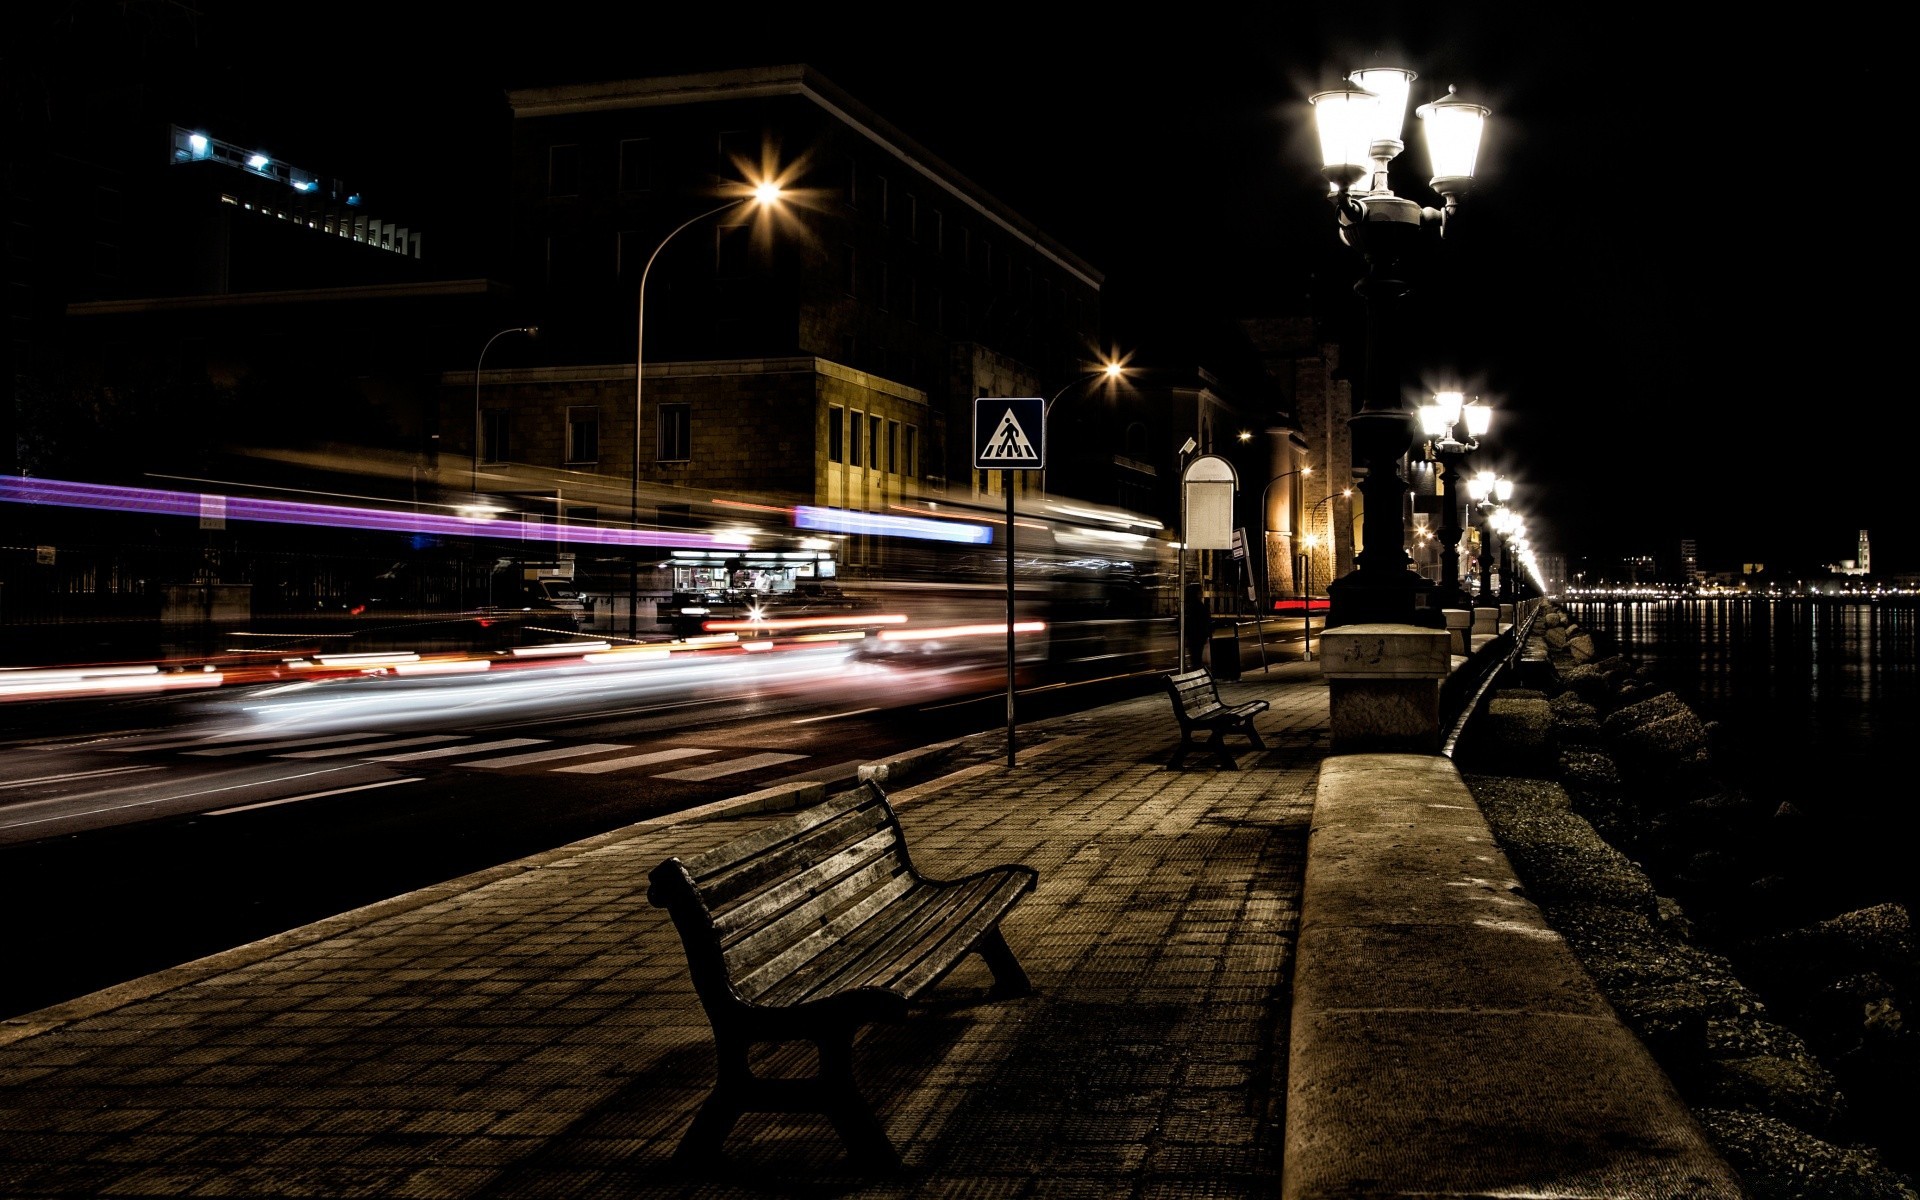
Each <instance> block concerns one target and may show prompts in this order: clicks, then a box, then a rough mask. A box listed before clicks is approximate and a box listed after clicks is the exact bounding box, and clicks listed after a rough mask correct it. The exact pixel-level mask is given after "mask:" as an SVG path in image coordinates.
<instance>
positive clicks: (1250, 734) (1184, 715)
mask: <svg viewBox="0 0 1920 1200" xmlns="http://www.w3.org/2000/svg"><path fill="white" fill-rule="evenodd" d="M1162 679H1163V682H1165V683H1166V685H1167V696H1168V697H1169V698H1170V699H1171V700H1172V701H1173V715H1174V716H1175V717H1177V718H1179V721H1180V745H1179V746H1177V747H1175V749H1174V752H1173V758H1172V759H1171V760H1170V761H1169V762H1168V763H1167V766H1168V767H1169V768H1170V769H1175V770H1177V769H1179V768H1182V767H1184V766H1185V765H1186V761H1187V753H1188V752H1189V751H1192V750H1202V751H1205V750H1211V751H1213V753H1214V755H1215V757H1217V758H1218V759H1219V760H1220V765H1221V766H1223V767H1225V768H1227V769H1228V770H1230V771H1232V770H1238V769H1239V768H1238V766H1237V764H1235V763H1234V761H1233V755H1232V754H1231V753H1229V752H1228V750H1227V746H1226V741H1225V738H1226V736H1227V735H1228V734H1229V733H1238V734H1244V735H1245V736H1246V738H1247V741H1248V742H1250V743H1252V745H1253V748H1254V749H1256V750H1264V749H1266V748H1267V744H1266V743H1265V742H1263V741H1261V740H1260V731H1259V730H1257V729H1255V728H1254V727H1253V718H1254V717H1255V715H1257V714H1259V713H1263V712H1265V711H1267V707H1268V706H1267V702H1266V701H1265V700H1249V701H1247V702H1246V703H1245V704H1231V705H1229V704H1224V703H1222V702H1221V700H1220V688H1219V686H1218V685H1217V684H1215V683H1214V679H1213V672H1211V671H1209V670H1207V669H1206V668H1205V667H1195V668H1194V669H1193V670H1191V671H1178V672H1174V673H1172V674H1169V675H1165V676H1163V677H1162ZM1201 732H1206V733H1208V734H1210V735H1211V736H1210V737H1209V738H1208V739H1207V741H1206V742H1205V744H1202V743H1200V742H1197V741H1195V740H1194V739H1195V736H1196V735H1197V734H1199V733H1201Z"/></svg>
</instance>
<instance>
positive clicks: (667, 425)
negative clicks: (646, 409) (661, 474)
mask: <svg viewBox="0 0 1920 1200" xmlns="http://www.w3.org/2000/svg"><path fill="white" fill-rule="evenodd" d="M659 412H660V429H659V437H658V438H657V439H656V445H655V448H654V453H655V456H656V457H657V458H658V459H659V461H661V462H687V461H688V460H690V459H691V458H692V457H693V406H692V405H691V404H662V405H661V406H660V409H659Z"/></svg>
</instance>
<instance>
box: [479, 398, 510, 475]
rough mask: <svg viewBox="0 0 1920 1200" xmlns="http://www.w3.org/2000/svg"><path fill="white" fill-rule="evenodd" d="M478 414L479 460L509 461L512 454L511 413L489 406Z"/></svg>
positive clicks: (492, 461)
mask: <svg viewBox="0 0 1920 1200" xmlns="http://www.w3.org/2000/svg"><path fill="white" fill-rule="evenodd" d="M480 415H481V422H480V461H481V462H490V463H497V462H507V461H509V460H510V459H511V457H512V455H513V440H512V438H511V436H510V435H511V433H512V432H513V426H512V423H511V420H510V418H511V416H512V414H511V413H509V412H508V411H507V410H506V409H504V408H490V409H488V410H487V411H486V412H484V413H482V414H480Z"/></svg>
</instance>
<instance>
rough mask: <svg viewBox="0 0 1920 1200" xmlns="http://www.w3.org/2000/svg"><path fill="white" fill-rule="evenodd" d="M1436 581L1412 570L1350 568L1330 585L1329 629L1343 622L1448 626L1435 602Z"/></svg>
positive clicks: (1328, 601)
mask: <svg viewBox="0 0 1920 1200" xmlns="http://www.w3.org/2000/svg"><path fill="white" fill-rule="evenodd" d="M1433 594H1434V584H1433V581H1432V580H1430V579H1427V578H1424V577H1423V576H1421V575H1419V574H1416V573H1415V572H1413V571H1382V572H1377V573H1370V572H1368V571H1367V570H1365V569H1364V568H1362V569H1359V570H1355V571H1351V572H1349V573H1348V574H1346V575H1344V576H1342V577H1341V578H1339V579H1336V580H1334V581H1333V582H1332V583H1330V584H1328V585H1327V622H1326V627H1327V628H1328V629H1335V628H1338V627H1340V626H1342V625H1418V626H1421V627H1422V628H1426V629H1444V628H1446V618H1445V617H1444V616H1443V615H1442V611H1441V609H1440V607H1439V606H1438V605H1436V604H1434V603H1433V602H1432V599H1433Z"/></svg>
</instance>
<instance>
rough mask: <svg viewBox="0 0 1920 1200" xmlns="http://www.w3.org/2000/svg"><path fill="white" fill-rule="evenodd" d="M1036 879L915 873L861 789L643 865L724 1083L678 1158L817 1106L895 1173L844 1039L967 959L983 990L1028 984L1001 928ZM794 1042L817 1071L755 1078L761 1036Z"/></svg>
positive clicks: (878, 808)
mask: <svg viewBox="0 0 1920 1200" xmlns="http://www.w3.org/2000/svg"><path fill="white" fill-rule="evenodd" d="M1038 878H1039V876H1038V874H1037V872H1035V871H1034V870H1033V868H1031V867H1028V866H1024V865H1020V864H1009V865H1004V866H997V867H992V868H989V869H987V870H983V871H978V872H975V873H973V874H970V875H965V876H962V877H960V878H958V879H951V880H938V879H929V878H927V877H926V876H924V875H922V874H920V872H919V871H917V870H916V869H915V868H914V865H913V861H912V859H911V858H910V857H909V856H908V854H907V846H906V841H905V839H904V836H903V834H902V832H901V829H900V820H899V818H898V817H897V816H895V815H894V811H893V807H892V805H890V804H888V803H887V798H886V794H885V793H884V792H882V791H881V790H880V788H879V787H878V786H877V785H875V784H873V783H872V782H865V783H862V784H861V785H860V786H859V787H857V788H855V789H853V790H852V791H850V792H844V793H841V794H840V795H837V796H834V797H831V798H829V799H828V800H827V801H825V802H824V803H821V804H817V805H814V806H813V807H811V808H808V809H806V810H804V811H802V812H799V813H796V814H794V815H793V816H791V817H787V818H785V819H783V820H780V821H778V822H777V823H775V824H773V825H769V826H766V827H764V828H761V829H757V830H755V831H754V832H752V833H748V834H744V835H742V836H741V837H738V838H735V839H734V840H732V841H730V842H727V843H725V844H723V845H720V846H717V847H715V848H713V849H711V850H708V851H706V852H705V853H702V854H696V855H694V856H693V857H691V858H687V859H681V858H677V857H676V858H669V859H667V860H666V861H665V862H663V863H661V864H660V865H659V866H658V867H656V868H654V870H653V872H652V873H651V875H650V876H649V879H650V880H651V883H652V886H651V887H650V888H649V889H648V891H647V898H648V900H650V901H651V902H652V903H653V904H654V905H655V906H657V907H660V908H664V909H666V910H667V911H668V912H669V913H671V914H672V916H673V923H674V925H675V926H676V927H677V928H678V929H679V931H680V940H681V943H682V944H683V945H684V946H685V947H686V952H687V967H688V973H689V974H690V975H691V976H692V979H693V987H694V991H695V992H696V993H698V995H699V997H700V1003H701V1005H702V1006H703V1007H704V1008H705V1009H706V1011H707V1019H708V1021H709V1022H711V1024H712V1026H713V1040H714V1048H715V1050H716V1051H717V1053H718V1057H719V1081H718V1083H717V1084H716V1086H715V1087H714V1089H713V1092H712V1094H711V1095H710V1096H708V1098H707V1100H706V1102H705V1103H704V1104H702V1105H701V1107H700V1111H699V1112H698V1113H697V1114H696V1115H695V1116H694V1119H693V1124H692V1126H691V1127H689V1128H688V1130H687V1132H686V1135H685V1136H684V1137H683V1138H682V1139H681V1142H680V1146H679V1148H678V1149H677V1150H676V1151H675V1154H674V1158H675V1161H676V1162H680V1163H683V1164H684V1163H687V1162H689V1161H693V1160H699V1159H705V1158H710V1157H712V1156H715V1155H717V1154H718V1153H719V1152H720V1149H721V1146H722V1143H724V1142H725V1140H726V1136H727V1133H728V1132H729V1131H730V1130H731V1129H732V1128H733V1126H734V1123H735V1122H736V1121H737V1120H739V1118H740V1116H741V1114H742V1113H746V1112H812V1113H820V1114H823V1115H824V1116H826V1117H827V1119H828V1120H830V1121H831V1122H832V1123H833V1126H834V1128H835V1129H836V1130H838V1131H839V1134H840V1137H841V1139H842V1140H843V1141H844V1142H845V1143H846V1146H847V1149H848V1151H849V1152H850V1154H851V1156H852V1157H853V1158H854V1159H856V1160H858V1161H860V1162H862V1163H865V1164H868V1165H872V1166H877V1167H880V1168H884V1169H892V1170H897V1169H899V1167H900V1159H899V1156H898V1154H897V1153H896V1152H895V1150H894V1148H893V1145H892V1143H890V1142H889V1141H888V1140H887V1136H886V1132H885V1131H884V1130H883V1129H882V1127H881V1124H880V1122H879V1120H878V1119H877V1118H876V1117H875V1115H874V1114H873V1111H872V1109H870V1108H869V1107H868V1106H867V1104H866V1102H865V1101H864V1100H863V1099H862V1098H861V1096H860V1093H859V1090H858V1089H857V1088H856V1087H855V1086H854V1080H853V1070H852V1060H853V1039H854V1036H855V1034H857V1033H858V1032H859V1030H860V1029H861V1027H862V1026H864V1025H866V1024H868V1023H870V1022H874V1021H890V1020H898V1019H900V1018H901V1017H903V1016H905V1014H906V1012H907V1010H908V1008H909V1006H910V1004H911V1003H912V1002H913V1001H915V1000H916V999H917V998H919V997H921V996H922V995H924V994H925V993H926V992H927V991H928V990H929V989H930V988H932V987H933V986H934V984H936V983H938V982H939V981H940V980H941V979H942V978H943V977H944V976H945V975H946V974H947V973H948V972H949V971H951V970H952V969H953V968H954V967H955V966H957V965H959V963H960V961H961V959H962V958H964V957H965V956H966V955H967V954H969V953H977V954H979V955H980V957H981V958H982V959H984V960H985V961H986V964H987V966H988V967H989V968H990V969H991V970H992V972H993V979H994V984H993V988H992V991H991V992H990V993H989V994H990V996H992V997H994V998H1002V997H1010V996H1018V995H1024V994H1026V993H1027V992H1028V991H1030V990H1031V985H1030V984H1029V983H1028V981H1027V976H1026V973H1025V972H1024V971H1022V970H1021V969H1020V963H1019V961H1018V960H1017V959H1015V958H1014V956H1013V951H1012V950H1010V949H1009V948H1008V946H1007V942H1006V938H1005V937H1004V936H1002V935H1001V933H1000V927H999V926H1000V919H1001V918H1002V917H1003V916H1005V915H1006V914H1007V912H1008V910H1010V909H1011V908H1012V907H1013V906H1014V904H1015V903H1016V902H1017V901H1018V900H1019V899H1020V898H1021V897H1022V896H1024V895H1026V894H1027V893H1028V892H1030V891H1032V890H1033V887H1034V884H1035V883H1036V882H1037V881H1038ZM803 1040H804V1041H810V1042H812V1043H813V1044H814V1045H815V1046H816V1047H817V1048H818V1050H819V1070H818V1072H817V1074H815V1075H814V1076H812V1077H807V1078H798V1079H769V1078H762V1077H760V1076H758V1075H756V1074H755V1073H754V1072H753V1070H752V1068H751V1067H750V1066H749V1064H748V1061H747V1055H748V1050H749V1048H750V1047H751V1046H753V1045H754V1044H756V1043H761V1042H783V1041H803Z"/></svg>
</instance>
